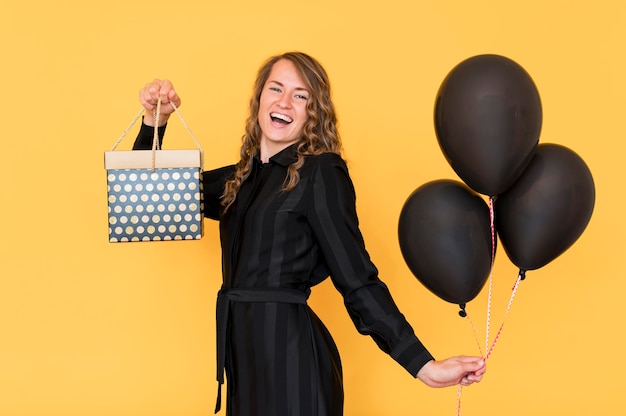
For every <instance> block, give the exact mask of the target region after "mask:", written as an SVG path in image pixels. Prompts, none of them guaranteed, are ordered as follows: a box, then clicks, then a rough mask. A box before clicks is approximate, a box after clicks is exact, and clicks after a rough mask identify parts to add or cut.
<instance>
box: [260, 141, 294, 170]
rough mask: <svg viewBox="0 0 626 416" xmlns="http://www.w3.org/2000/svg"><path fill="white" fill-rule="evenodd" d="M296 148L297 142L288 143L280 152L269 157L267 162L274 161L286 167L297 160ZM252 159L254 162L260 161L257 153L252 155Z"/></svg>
mask: <svg viewBox="0 0 626 416" xmlns="http://www.w3.org/2000/svg"><path fill="white" fill-rule="evenodd" d="M297 149H298V143H294V144H292V145H289V146H287V147H285V148H284V149H283V150H281V151H280V152H278V153H276V154H275V155H274V156H272V157H270V159H269V161H268V163H275V164H277V165H280V166H282V167H285V168H286V167H288V166H289V165H291V164H292V163H294V162H295V161H296V160H298V152H297ZM254 161H255V163H261V158H260V157H259V154H258V153H257V154H256V155H255V156H254Z"/></svg>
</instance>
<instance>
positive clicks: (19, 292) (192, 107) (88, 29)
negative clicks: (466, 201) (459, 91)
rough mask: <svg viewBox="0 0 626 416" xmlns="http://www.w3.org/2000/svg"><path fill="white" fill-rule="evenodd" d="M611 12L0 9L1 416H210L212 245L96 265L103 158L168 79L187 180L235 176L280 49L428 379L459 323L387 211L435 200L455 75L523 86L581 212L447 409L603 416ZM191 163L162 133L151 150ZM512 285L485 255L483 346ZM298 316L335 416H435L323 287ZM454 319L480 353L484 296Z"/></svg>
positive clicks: (615, 367)
mask: <svg viewBox="0 0 626 416" xmlns="http://www.w3.org/2000/svg"><path fill="white" fill-rule="evenodd" d="M625 4H626V3H624V2H623V1H622V0H598V1H595V2H592V3H589V2H586V1H585V2H583V1H577V0H574V1H560V0H554V1H544V0H527V1H524V2H503V1H495V0H493V1H489V0H474V1H465V0H454V1H452V0H450V1H418V0H413V1H408V0H405V1H401V0H387V1H379V2H374V1H367V0H366V1H356V0H355V1H345V2H341V1H336V0H317V1H315V2H311V3H310V4H307V3H305V2H296V1H293V2H259V1H256V0H254V1H252V0H242V1H235V2H233V1H222V2H220V3H217V2H216V1H214V0H210V1H201V0H196V1H185V0H179V1H163V0H152V1H143V0H138V1H119V0H111V1H108V2H89V1H83V0H80V1H79V0H65V1H63V0H61V1H57V2H48V1H43V0H35V1H31V2H29V1H24V2H17V1H12V2H5V4H3V6H2V12H0V39H1V41H0V45H1V46H0V50H1V65H0V71H1V72H0V73H1V74H2V79H1V83H0V95H1V97H2V99H1V100H0V114H1V115H2V116H1V117H2V130H3V132H2V151H1V152H0V192H1V204H0V210H1V216H0V218H1V219H0V225H1V228H0V230H1V234H0V235H1V238H0V241H1V242H0V256H1V257H0V259H1V260H0V276H1V278H0V415H2V416H56V415H63V416H74V415H76V416H114V415H115V416H126V415H129V416H130V415H132V416H144V415H145V416H147V415H150V416H170V415H171V416H193V415H206V414H210V413H211V411H212V406H213V404H214V399H215V396H214V395H215V389H216V383H215V381H214V372H215V364H214V343H215V341H214V329H215V328H214V299H215V293H216V291H217V289H218V287H219V281H220V264H219V246H218V242H217V228H216V225H215V224H214V223H212V222H207V223H206V232H205V238H204V239H203V240H201V241H199V242H175V243H154V244H150V243H148V244H110V243H108V242H107V235H106V233H107V224H106V221H107V218H106V217H107V214H106V178H105V172H104V168H103V152H104V151H105V150H109V149H110V147H111V146H112V145H113V143H114V142H115V140H116V139H117V138H118V137H119V135H120V134H121V132H122V131H123V130H124V128H125V127H126V126H127V124H128V123H129V122H130V121H131V119H132V117H133V116H134V115H135V113H136V112H137V111H138V110H139V108H140V107H139V103H138V100H137V91H138V90H139V89H140V88H141V87H142V86H143V84H144V83H146V82H148V81H150V80H151V79H152V78H154V77H167V78H170V79H172V80H173V81H174V82H175V85H176V86H177V87H178V90H179V93H180V94H181V96H182V97H183V101H184V103H183V107H182V108H181V111H182V112H183V115H184V116H185V118H186V120H187V122H188V123H189V125H190V127H191V128H192V130H193V131H194V133H195V134H196V136H198V138H199V139H200V140H201V142H202V144H203V146H204V147H205V149H206V150H207V151H206V156H207V157H206V167H207V168H209V167H217V166H221V165H223V164H226V163H231V162H233V161H234V160H235V157H236V152H237V148H238V146H239V137H240V135H241V133H242V128H243V119H244V116H245V112H246V106H247V101H248V94H249V91H250V88H251V84H252V81H253V78H254V75H255V71H256V69H257V67H258V66H259V64H260V63H261V62H262V61H263V60H264V59H265V58H266V57H267V56H269V55H271V54H274V53H278V52H282V51H285V50H291V49H298V50H303V51H306V52H308V53H310V54H312V55H313V56H315V57H317V58H318V59H319V60H320V61H321V62H322V63H323V64H324V65H325V66H326V68H327V69H328V71H329V73H330V75H331V79H332V82H333V86H334V97H335V100H336V104H337V107H338V112H339V116H340V129H341V132H342V134H343V138H344V144H345V147H346V157H347V159H348V160H349V164H350V168H351V173H352V176H353V179H354V182H355V185H356V188H357V192H358V210H359V214H360V218H361V222H362V230H363V233H364V235H365V238H366V241H367V242H368V248H369V250H370V253H371V255H372V257H373V259H374V260H375V262H376V264H377V265H378V267H379V269H380V271H381V276H382V278H383V279H384V280H385V281H386V282H387V283H388V285H389V286H390V288H391V290H392V293H393V294H394V296H395V298H396V300H397V302H398V304H399V305H400V307H401V309H402V310H403V312H404V313H405V314H406V315H407V317H408V318H409V320H410V321H411V322H412V323H413V324H414V326H415V329H416V331H417V332H418V334H419V335H420V337H421V338H422V340H423V341H424V342H425V343H426V344H427V345H428V347H429V348H430V350H431V351H432V352H433V353H434V354H435V355H436V356H437V357H444V356H448V355H455V354H461V353H465V354H478V353H479V351H478V346H477V341H476V340H475V337H474V335H473V333H472V330H471V327H470V325H469V324H468V322H467V320H463V319H461V318H459V317H458V316H457V309H458V308H457V307H456V306H455V305H451V304H448V303H445V302H444V301H442V300H440V299H438V298H436V297H435V296H434V295H432V294H431V293H430V292H428V291H427V290H426V289H424V287H423V286H421V284H420V283H419V282H417V280H416V279H415V278H414V277H413V276H412V275H411V273H410V272H409V270H408V268H407V267H406V265H405V263H404V261H403V259H402V256H401V253H400V249H399V245H398V241H397V221H398V216H399V213H400V210H401V207H402V204H403V203H404V201H405V200H406V198H407V197H408V195H409V194H410V193H411V192H412V191H413V190H414V189H415V188H416V187H418V186H419V185H421V184H423V183H425V182H427V181H430V180H433V179H440V178H452V179H455V178H456V176H455V175H454V172H453V171H452V170H451V168H450V167H449V166H448V164H447V162H446V161H445V158H444V157H443V155H442V153H441V151H440V150H439V147H438V144H437V141H436V137H435V134H434V127H433V122H432V118H433V115H432V112H433V104H434V98H435V94H436V92H437V89H438V87H439V85H440V83H441V81H442V80H443V78H444V77H445V75H446V74H447V73H448V71H449V70H450V69H451V68H452V67H453V66H454V65H456V64H457V63H459V62H460V61H461V60H463V59H465V58H468V57H470V56H473V55H476V54H481V53H497V54H501V55H505V56H507V57H509V58H511V59H514V60H515V61H517V62H518V63H520V64H521V65H522V66H523V67H524V68H525V69H526V70H527V71H528V72H529V73H530V74H531V76H532V77H533V79H534V81H535V83H536V84H537V87H538V89H539V92H540V94H541V98H542V104H543V115H544V122H543V130H542V135H541V142H555V143H560V144H563V145H565V146H567V147H569V148H571V149H573V150H575V151H576V152H577V153H578V154H579V155H580V156H581V157H582V158H583V159H584V160H585V161H586V162H587V164H588V165H589V167H590V169H591V171H592V173H593V175H594V179H595V182H596V192H597V199H596V206H595V211H594V215H593V217H592V220H591V222H590V224H589V226H588V228H587V229H586V231H585V233H584V234H583V235H582V237H581V238H580V239H579V240H578V241H577V242H576V244H574V246H573V247H572V248H570V249H569V250H568V251H567V252H566V253H565V254H563V255H562V256H560V257H559V258H558V259H556V260H555V261H554V262H552V263H550V264H549V265H547V266H545V267H544V268H542V269H539V270H536V271H532V272H529V273H528V277H527V279H526V280H525V281H524V282H522V284H521V285H520V288H519V291H518V294H517V297H516V299H515V301H514V303H513V307H512V309H511V313H510V314H509V316H508V318H507V319H506V326H505V328H504V331H503V333H502V336H501V338H500V340H499V341H498V344H497V346H496V348H495V350H494V353H493V355H492V356H491V357H490V359H489V361H488V368H489V369H488V374H487V375H486V378H485V380H484V381H483V383H481V384H479V385H477V386H472V387H471V388H468V389H464V390H463V394H462V411H463V414H464V415H466V416H470V415H504V414H506V415H528V414H536V415H556V414H568V415H591V414H602V415H608V414H612V415H614V414H624V412H625V411H626V404H625V402H624V398H623V393H624V389H625V388H626V382H625V381H624V373H626V364H624V360H623V352H624V350H625V347H626V345H625V343H624V339H623V338H624V336H623V328H624V324H623V322H624V314H625V308H626V306H625V304H624V301H623V293H624V291H625V290H626V283H625V280H624V278H623V274H624V267H623V265H622V263H621V260H622V259H623V258H622V256H623V252H622V251H623V249H624V248H625V247H624V237H623V235H622V233H626V228H625V226H624V221H623V219H622V215H623V214H622V211H623V206H622V204H623V202H624V197H623V194H622V193H623V188H624V186H623V182H622V180H623V177H624V171H623V168H624V163H623V157H624V156H623V155H624V153H625V151H626V145H625V144H624V127H623V123H624V115H623V114H624V97H625V96H626V81H625V80H624V79H625V77H626V75H625V74H626V58H625V56H624V43H625V41H626V6H625ZM135 131H136V130H135ZM135 131H133V133H131V136H132V135H133V134H134V132H135ZM190 140H191V139H190V138H189V137H188V136H187V135H186V133H185V131H184V129H183V128H182V127H181V126H180V123H179V122H178V121H177V120H173V123H172V126H171V130H170V134H169V137H168V141H169V142H170V143H171V146H174V144H180V145H181V146H182V145H184V146H188V145H190V144H191V141H190ZM131 142H132V138H131V139H128V141H127V142H126V144H125V145H126V147H129V146H130V143H131ZM516 275H517V270H516V269H515V267H514V266H512V265H511V264H510V262H509V261H508V259H507V258H506V255H505V253H504V252H503V251H499V252H498V254H497V257H496V266H495V269H494V279H495V280H494V299H493V305H492V316H491V328H492V329H491V334H492V335H493V334H495V330H496V329H497V327H498V326H499V324H500V323H501V321H502V319H503V315H504V310H505V308H506V304H507V301H508V298H509V295H510V289H511V287H512V285H513V282H514V281H515V278H516ZM311 305H312V307H313V308H314V309H315V310H316V311H318V312H319V314H320V315H321V317H322V319H324V320H325V322H326V323H327V324H328V326H329V327H330V329H331V331H332V332H333V334H334V336H335V338H336V341H337V343H338V345H339V348H340V350H341V351H342V353H343V354H342V355H343V362H344V370H345V382H346V386H345V389H346V414H347V415H414V414H424V415H453V414H456V389H455V388H450V389H443V390H432V389H429V388H427V387H425V386H423V385H422V384H421V383H419V382H418V381H416V380H414V379H412V378H411V377H410V376H409V375H408V374H407V373H406V372H405V371H404V370H403V369H402V368H400V367H399V366H398V365H397V364H396V363H395V362H393V361H392V360H391V359H390V358H389V357H387V356H386V355H384V354H382V353H381V352H380V351H379V350H378V349H377V347H376V346H375V345H374V343H373V342H372V341H371V340H370V339H368V338H365V337H362V336H360V335H358V334H357V333H356V331H355V330H354V328H353V327H352V325H351V323H350V322H349V319H348V317H347V315H346V313H345V311H344V309H343V306H342V302H341V299H340V297H339V296H338V294H337V293H336V292H335V291H334V289H333V288H332V286H331V285H330V284H328V283H324V284H323V285H322V286H321V287H319V288H318V289H316V290H315V291H314V293H313V296H312V300H311ZM468 310H469V313H470V316H471V317H472V320H473V321H474V324H475V325H476V327H477V330H478V335H477V336H478V339H479V342H480V343H481V344H484V341H485V340H484V332H485V331H484V327H485V321H486V292H483V293H482V294H481V295H479V297H478V298H477V299H476V300H474V301H473V302H472V303H470V305H469V308H468ZM481 348H482V349H483V350H484V348H485V347H484V345H483V346H482V347H481Z"/></svg>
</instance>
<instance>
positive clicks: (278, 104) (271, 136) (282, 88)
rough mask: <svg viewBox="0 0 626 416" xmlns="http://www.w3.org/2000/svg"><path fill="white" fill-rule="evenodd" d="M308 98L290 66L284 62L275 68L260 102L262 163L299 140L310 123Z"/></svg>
mask: <svg viewBox="0 0 626 416" xmlns="http://www.w3.org/2000/svg"><path fill="white" fill-rule="evenodd" d="M309 94H310V93H309V90H308V88H307V87H306V86H305V83H304V81H302V78H301V77H300V75H299V74H298V71H297V70H296V67H295V65H294V64H293V62H291V61H289V60H286V59H283V60H280V61H278V62H276V64H274V66H273V67H272V72H271V73H270V76H269V78H268V80H267V81H266V82H265V87H264V88H263V91H262V92H261V98H260V102H259V112H258V117H259V125H260V126H261V132H262V133H261V149H260V150H261V153H260V157H261V161H263V162H264V163H265V162H267V161H268V160H269V158H270V157H272V156H274V155H275V154H276V153H278V152H280V151H281V150H283V149H284V148H285V147H287V146H289V145H291V144H293V143H295V142H297V141H298V140H299V139H300V137H301V135H302V131H303V129H304V125H305V123H306V122H307V121H308V119H309V117H308V113H307V100H308V98H309Z"/></svg>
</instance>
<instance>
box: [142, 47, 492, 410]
mask: <svg viewBox="0 0 626 416" xmlns="http://www.w3.org/2000/svg"><path fill="white" fill-rule="evenodd" d="M159 98H160V99H161V101H162V103H163V104H162V106H161V114H164V115H165V117H163V119H160V120H159V123H158V124H159V127H160V128H161V129H162V130H163V132H164V129H165V123H166V121H167V118H168V117H169V114H171V112H172V111H173V108H174V106H172V105H171V103H174V104H175V105H180V98H179V97H178V95H177V94H176V92H175V90H174V88H173V86H172V84H171V83H170V82H169V81H159V80H156V81H154V82H152V83H150V84H148V85H146V87H145V88H144V89H143V90H142V91H141V93H140V99H141V102H142V104H143V106H144V107H145V109H146V110H147V111H153V110H154V108H155V105H156V103H157V101H158V99H159ZM151 121H152V120H151V118H150V117H146V118H145V119H144V123H145V124H143V125H142V128H141V131H140V132H139V135H138V137H137V140H136V142H135V147H134V148H135V149H143V148H150V146H151V143H152V137H153V132H154V126H149V125H148V124H151ZM336 121H337V120H336V115H335V109H334V105H333V103H332V100H331V98H330V86H329V82H328V77H327V74H326V71H325V70H324V69H323V67H322V66H321V65H320V64H319V63H318V62H317V61H316V60H314V59H313V58H311V57H310V56H308V55H306V54H304V53H300V52H291V53H286V54H283V55H278V56H275V57H272V58H271V59H269V60H268V61H267V62H266V64H265V65H264V66H262V67H261V69H260V71H259V73H258V77H257V80H256V83H255V87H254V91H253V98H252V100H251V101H250V114H249V116H248V120H247V123H246V133H245V135H244V139H243V145H242V149H241V153H240V154H241V160H240V161H239V162H238V163H237V164H235V165H231V166H226V167H223V168H219V169H216V170H212V171H208V172H204V174H203V179H202V181H203V185H204V186H203V192H204V216H205V217H207V218H210V219H214V220H218V221H219V223H220V224H219V225H220V237H221V247H222V270H223V283H222V288H221V290H220V292H219V295H218V301H217V328H218V331H217V332H218V333H217V344H218V347H217V380H218V382H219V388H218V402H217V406H216V412H217V411H219V409H220V406H221V398H220V392H221V384H222V383H223V382H224V372H226V375H227V379H228V388H227V400H226V403H227V414H229V415H237V416H248V415H257V416H270V415H272V416H286V415H300V416H307V415H310V416H324V415H326V416H330V415H341V414H343V381H342V369H341V360H340V357H339V353H338V351H337V348H336V346H335V343H334V341H333V339H332V337H331V335H330V333H329V332H328V330H327V329H326V327H325V326H324V324H323V323H322V322H321V320H320V319H319V318H318V317H317V315H316V314H315V313H314V312H313V310H312V309H311V308H310V307H309V306H308V305H307V299H308V297H309V294H310V292H311V287H313V286H315V285H317V284H319V283H321V282H322V281H324V280H326V278H327V277H329V276H330V278H331V279H332V281H333V284H334V285H335V287H336V288H337V289H338V290H339V292H340V293H341V294H342V296H343V297H344V302H345V304H346V307H347V310H348V314H349V315H350V317H351V318H352V320H353V322H354V324H355V326H356V328H357V330H358V331H359V332H360V333H362V334H366V335H370V336H371V337H372V338H373V339H374V341H375V342H376V344H377V345H378V346H379V347H380V348H381V349H382V350H383V351H384V352H386V353H387V354H389V355H390V356H391V357H392V358H393V359H394V360H396V361H397V362H398V363H399V364H400V365H402V366H403V367H404V368H405V369H406V370H407V371H408V372H409V373H410V374H412V375H413V376H414V377H418V378H419V379H420V380H422V381H423V382H424V383H426V384H427V385H429V386H431V387H444V386H450V385H454V384H462V385H469V384H472V383H473V382H477V381H480V380H481V378H482V375H483V373H484V372H485V364H484V361H483V360H481V359H480V358H478V357H465V356H459V357H452V358H449V359H446V360H443V361H435V360H434V359H433V357H432V355H431V354H430V353H429V352H428V350H427V349H426V348H425V347H424V346H423V345H422V343H421V342H420V341H419V340H418V338H417V337H416V336H415V334H414V331H413V329H412V327H411V325H409V323H408V322H407V321H406V320H405V318H404V316H403V315H402V314H401V313H400V311H399V310H398V308H397V306H396V304H395V302H394V301H393V299H392V298H391V295H390V293H389V291H388V289H387V286H386V285H385V284H384V283H383V282H382V281H381V280H380V279H379V277H378V270H377V269H376V267H375V265H374V264H373V263H372V262H371V260H370V257H369V254H368V252H367V251H366V249H365V244H364V241H363V237H362V235H361V232H360V230H359V226H358V223H359V221H358V218H357V213H356V207H355V193H354V187H353V184H352V181H351V178H350V175H349V173H348V168H347V166H346V163H345V161H344V160H343V158H342V156H341V141H340V139H339V134H338V132H337V129H336Z"/></svg>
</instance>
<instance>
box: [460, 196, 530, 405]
mask: <svg viewBox="0 0 626 416" xmlns="http://www.w3.org/2000/svg"><path fill="white" fill-rule="evenodd" d="M494 201H495V197H491V198H489V218H490V228H491V270H490V272H489V292H488V295H487V317H486V323H485V351H487V355H483V351H482V348H481V347H480V342H479V340H478V335H477V333H478V331H477V329H476V327H475V326H474V323H473V322H472V320H471V319H470V317H469V315H468V314H467V313H466V311H465V308H464V305H463V308H462V312H463V313H462V314H461V316H462V317H467V320H468V322H469V324H470V326H471V327H472V332H473V334H474V338H475V340H476V344H477V345H478V350H479V351H480V356H481V357H484V359H485V360H487V359H488V358H489V357H490V356H491V353H492V352H493V349H494V348H495V346H496V343H497V342H498V340H499V339H500V335H501V334H502V329H503V328H504V322H505V321H506V318H507V316H508V315H509V311H510V310H511V305H512V304H513V299H515V294H516V293H517V289H518V287H519V284H520V282H521V281H522V280H524V279H525V277H526V272H525V271H524V270H520V271H519V273H518V275H517V280H516V281H515V285H513V289H512V291H511V297H510V298H509V303H508V305H507V307H506V311H505V313H504V317H503V318H502V323H501V324H500V327H499V328H498V332H496V336H495V338H494V339H493V342H492V343H491V346H489V329H490V323H491V299H492V294H493V264H494V261H495V257H496V227H495V210H494ZM462 391H463V386H461V385H459V387H458V389H457V394H456V401H457V406H456V408H457V416H461V393H462Z"/></svg>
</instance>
